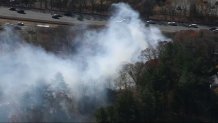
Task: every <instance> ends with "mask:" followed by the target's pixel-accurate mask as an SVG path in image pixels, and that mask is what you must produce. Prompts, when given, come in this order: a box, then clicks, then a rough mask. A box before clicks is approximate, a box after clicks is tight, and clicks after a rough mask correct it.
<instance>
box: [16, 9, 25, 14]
mask: <svg viewBox="0 0 218 123" xmlns="http://www.w3.org/2000/svg"><path fill="white" fill-rule="evenodd" d="M17 13H20V14H25V11H24V10H23V9H18V10H17Z"/></svg>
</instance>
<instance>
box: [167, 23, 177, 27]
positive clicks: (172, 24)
mask: <svg viewBox="0 0 218 123" xmlns="http://www.w3.org/2000/svg"><path fill="white" fill-rule="evenodd" d="M167 24H168V25H170V26H177V23H176V22H168V23H167Z"/></svg>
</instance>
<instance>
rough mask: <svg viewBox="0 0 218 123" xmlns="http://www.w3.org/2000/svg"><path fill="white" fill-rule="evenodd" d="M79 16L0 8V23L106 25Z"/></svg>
mask: <svg viewBox="0 0 218 123" xmlns="http://www.w3.org/2000/svg"><path fill="white" fill-rule="evenodd" d="M78 17H79V15H75V16H74V17H66V16H63V17H61V18H60V19H53V18H52V15H51V14H49V13H40V12H35V11H30V10H25V14H20V13H17V12H16V11H10V10H9V8H7V7H0V22H1V21H5V20H6V19H7V20H16V21H26V22H32V24H35V23H37V22H38V23H40V22H41V23H47V24H60V25H61V24H65V25H94V26H95V25H96V26H104V25H105V24H106V23H107V20H104V19H101V18H94V17H92V16H91V15H89V16H88V15H83V21H79V20H78ZM150 25H152V26H156V27H157V28H159V29H160V30H161V31H164V32H176V31H180V30H190V29H192V30H201V29H209V28H210V27H208V26H204V25H198V28H188V27H187V26H184V25H178V26H170V25H167V24H163V23H158V22H157V23H156V24H150Z"/></svg>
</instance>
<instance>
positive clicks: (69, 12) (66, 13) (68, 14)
mask: <svg viewBox="0 0 218 123" xmlns="http://www.w3.org/2000/svg"><path fill="white" fill-rule="evenodd" d="M64 15H65V16H69V17H71V16H72V15H73V13H72V12H71V11H67V12H65V13H64Z"/></svg>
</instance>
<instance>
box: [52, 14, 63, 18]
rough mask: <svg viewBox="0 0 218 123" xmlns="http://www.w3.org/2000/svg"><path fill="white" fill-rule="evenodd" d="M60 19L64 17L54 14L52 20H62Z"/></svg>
mask: <svg viewBox="0 0 218 123" xmlns="http://www.w3.org/2000/svg"><path fill="white" fill-rule="evenodd" d="M60 17H62V16H61V15H59V14H53V15H52V18H54V19H60Z"/></svg>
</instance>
